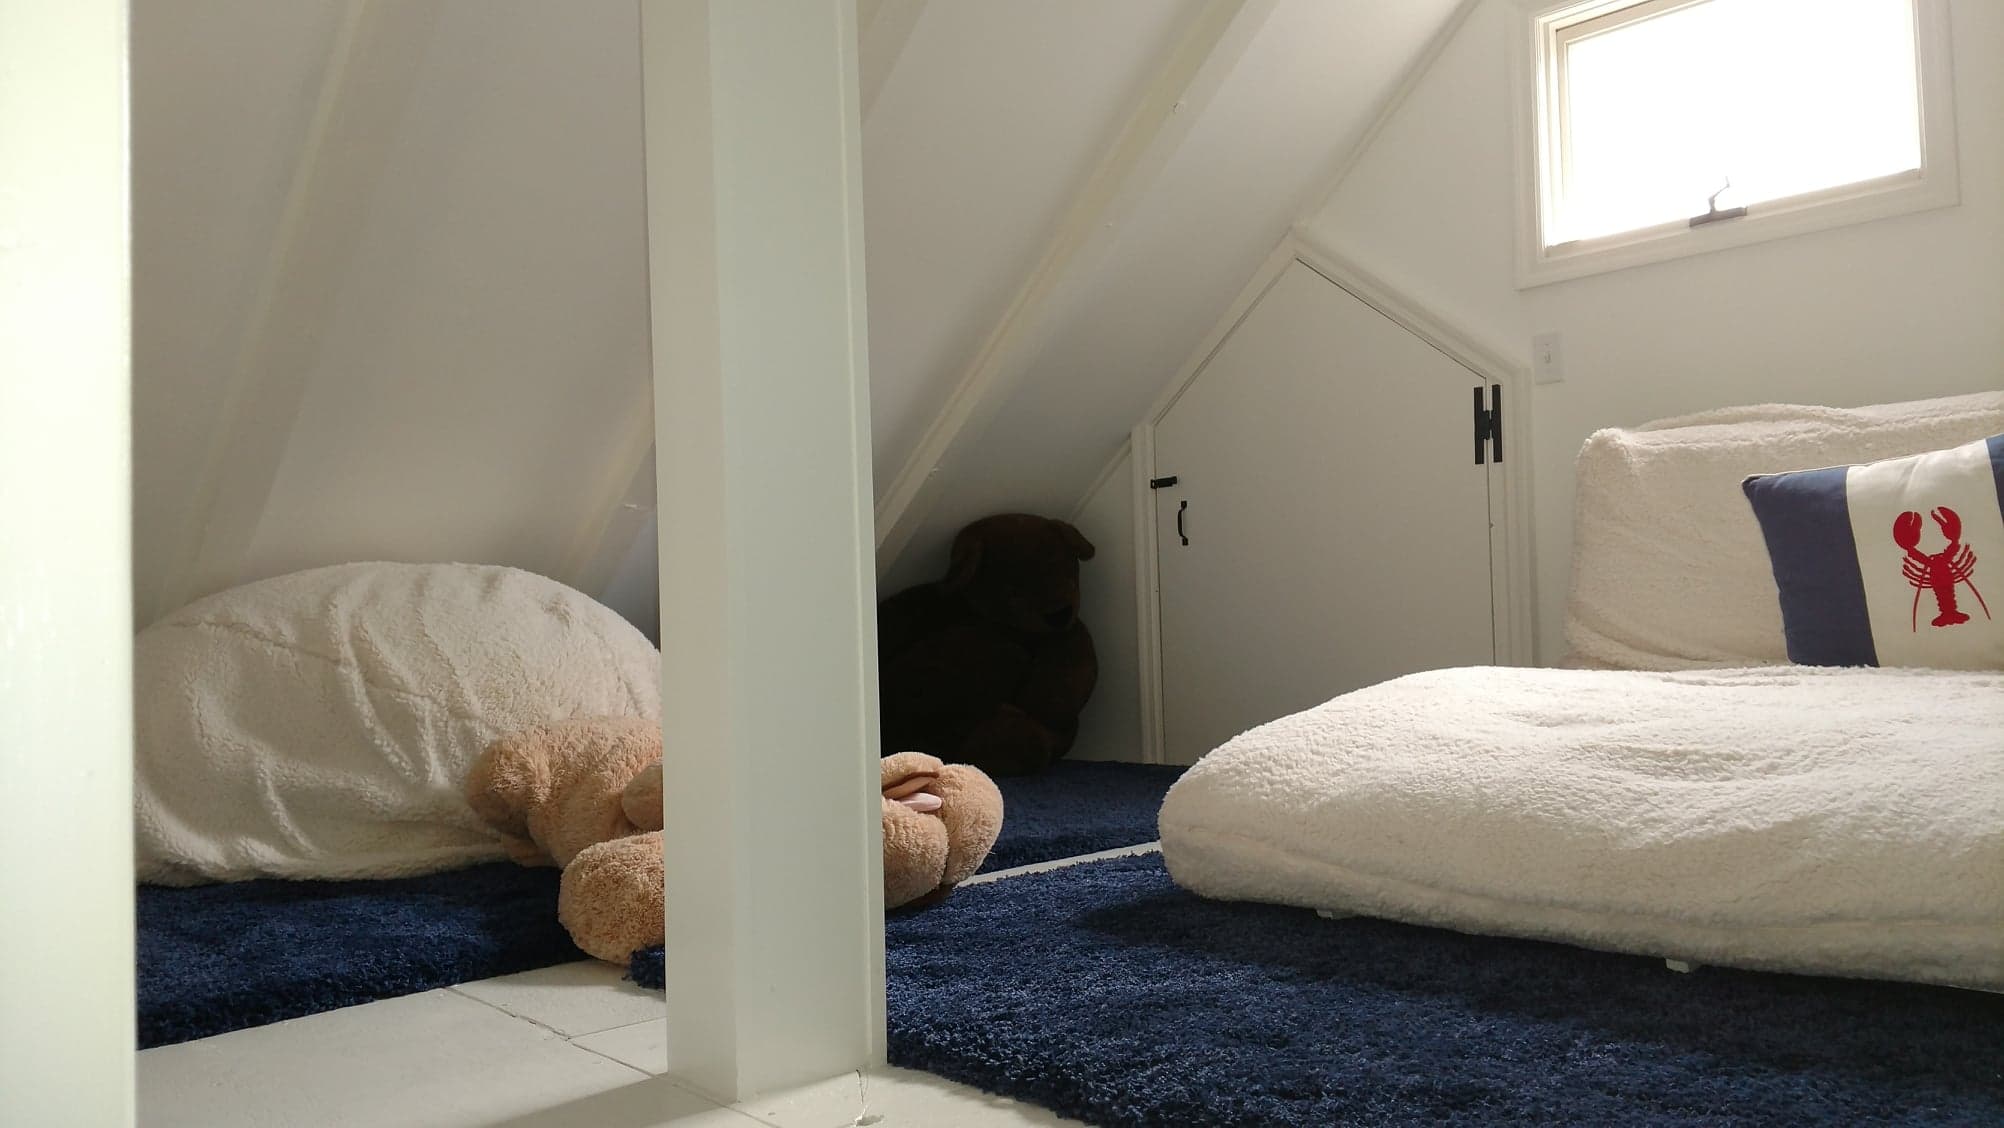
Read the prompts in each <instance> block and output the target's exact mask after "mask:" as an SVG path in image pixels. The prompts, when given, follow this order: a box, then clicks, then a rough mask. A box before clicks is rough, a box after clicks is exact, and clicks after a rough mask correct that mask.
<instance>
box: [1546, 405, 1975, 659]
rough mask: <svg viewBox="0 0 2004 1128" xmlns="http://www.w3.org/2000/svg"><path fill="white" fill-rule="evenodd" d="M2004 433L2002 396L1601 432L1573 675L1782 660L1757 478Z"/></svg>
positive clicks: (1587, 481) (1588, 468) (1581, 522)
mask: <svg viewBox="0 0 2004 1128" xmlns="http://www.w3.org/2000/svg"><path fill="white" fill-rule="evenodd" d="M2000 430H2004V392H1979V393H1977V394H1975V395H1967V396H1952V397H1948V398H1945V399H1933V400H1919V401H1915V402H1912V403H1897V404H1884V405H1880V406H1876V407H1861V408H1834V407H1799V406H1789V405H1776V404H1770V405H1766V406H1759V407H1738V408H1729V409H1726V410H1723V411H1712V412H1706V413H1704V414H1701V415H1687V416H1682V417H1680V418H1676V419H1664V420H1660V421H1658V422H1654V423H1647V424H1644V425H1643V426H1641V427H1638V428H1635V429H1633V430H1606V431H1597V432H1595V433H1594V434H1593V435H1592V436H1591V437H1589V438H1588V439H1587V441H1586V445H1585V447H1584V448H1582V449H1581V451H1580V456H1579V461H1578V496H1577V504H1576V510H1575V516H1574V525H1573V570H1572V593H1571V598H1570V599H1569V600H1568V601H1567V606H1566V642H1567V645H1568V646H1569V647H1570V648H1571V650H1572V655H1571V658H1570V664H1577V665H1582V666H1597V667H1604V668H1615V669H1629V670H1677V669H1694V668H1702V667H1728V666H1753V665H1761V664H1765V663H1780V662H1786V661H1787V660H1788V651H1787V645H1786V643H1785V641H1784V639H1783V636H1782V626H1781V608H1780V603H1779V598H1778V595H1777V593H1776V590H1775V584H1774V575H1773V572H1772V570H1771V569H1770V567H1769V564H1768V553H1767V545H1766V543H1765V542H1764V541H1763V540H1762V538H1761V530H1760V524H1759V522H1757V521H1755V520H1754V516H1753V512H1752V511H1751V510H1750V509H1749V508H1748V507H1747V503H1746V499H1745V497H1744V496H1743V495H1742V493H1741V491H1740V483H1741V482H1742V481H1743V480H1744V479H1745V478H1747V477H1748V476H1749V475H1754V474H1773V473H1779V472H1782V471H1789V470H1808V469H1813V468H1815V467H1821V466H1844V465H1848V464H1851V463H1855V462H1875V461H1878V460H1880V459H1886V458H1898V457H1901V456H1904V455H1910V454H1919V453H1921V452H1923V451H1930V450H1937V449H1941V448H1944V447H1952V446H1957V445H1959V444H1962V443H1967V442H1971V441H1973V440H1976V439H1980V438H1983V437H1984V436H1986V435H1994V434H1996V433H1997V432H1999V431H2000Z"/></svg>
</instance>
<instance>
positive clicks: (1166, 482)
mask: <svg viewBox="0 0 2004 1128" xmlns="http://www.w3.org/2000/svg"><path fill="white" fill-rule="evenodd" d="M1175 484H1176V475H1174V474H1171V475H1169V476H1168V477H1167V478H1150V479H1148V488H1149V489H1151V490H1161V489H1167V488H1169V487H1170V486H1173V485H1175Z"/></svg>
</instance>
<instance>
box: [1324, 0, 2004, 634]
mask: <svg viewBox="0 0 2004 1128" xmlns="http://www.w3.org/2000/svg"><path fill="white" fill-rule="evenodd" d="M1520 11H1521V8H1520V6H1519V5H1517V4H1515V3H1513V2H1512V0H1485V2H1484V3H1482V4H1481V5H1480V7H1479V8H1478V9H1477V10H1476V11H1475V13H1474V14H1473V16H1472V17H1471V18H1470V19H1469V21H1468V22H1467V23H1466V24H1465V25H1464V26H1463V27H1462V29H1461V30H1460V32H1459V33H1458V34H1457V35H1456V36H1455V38H1454V40H1453V41H1452V42H1451V43H1450V44H1449V46H1448V48H1447V50H1446V51H1445V52H1444V53H1443V54H1442V56H1441V57H1440V58H1439V60H1438V61H1437V63H1436V65H1435V66H1434V67H1433V68H1432V69H1431V71H1430V72H1429V73H1428V74H1427V76H1426V77H1425V79H1424V80H1423V81H1422V82H1421V83H1420V84H1419V85H1418V86H1417V87H1416V88H1415V90H1414V91H1413V93H1412V95H1411V97H1410V98H1409V99H1408V100H1407V101H1406V102H1405V104H1404V106H1403V107H1402V108H1401V109H1400V111H1399V112H1398V113H1397V115H1396V116H1395V117H1394V118H1393V120H1392V121H1391V122H1390V123H1389V124H1388V126H1387V128H1386V129H1385V130H1384V131H1383V132H1382V133H1381V134H1380V135H1379V136H1378V138H1377V139H1376V141H1375V142H1374V143H1373V145H1372V146H1371V148H1370V150H1369V151H1368V152H1367V153H1366V154H1365V156H1364V158H1363V160H1362V161H1361V163H1359V164H1358V165H1357V167H1356V168H1355V170H1354V171H1353V173H1352V174H1351V175H1350V176H1349V177H1348V178H1347V179H1346V180H1345V181H1344V182H1343V183H1342V185H1341V186H1340V187H1339V188H1338V189H1337V191H1336V192H1335V193H1334V194H1333V195H1332V196H1331V197H1330V199H1329V200H1328V201H1327V203H1326V205H1325V206H1324V207H1323V208H1322V210H1321V212H1320V213H1319V214H1318V215H1317V216H1316V218H1315V219H1314V221H1313V222H1312V224H1310V225H1309V230H1308V236H1309V237H1310V238H1311V239H1313V240H1315V241H1317V242H1319V243H1321V244H1323V245H1325V246H1327V247H1329V248H1330V249H1332V250H1334V251H1336V252H1338V253H1340V254H1342V255H1344V256H1346V257H1348V258H1350V259H1352V260H1353V261H1355V262H1357V263H1358V264H1360V265H1361V266H1363V267H1364V268H1365V269H1367V270H1370V271H1371V272H1373V273H1375V274H1377V275H1379V276H1381V277H1382V278H1384V279H1385V281H1386V282H1387V283H1389V284H1390V285H1392V286H1394V287H1395V288H1398V289H1400V290H1403V291H1404V292H1406V293H1408V294H1410V295H1412V296H1413V297H1414V298H1416V299H1418V300H1419V301H1420V302H1421V303H1422V304H1425V305H1427V306H1429V307H1430V308H1432V309H1433V311H1434V312H1435V313H1437V314H1438V315H1440V316H1441V317H1442V318H1444V319H1445V320H1447V321H1449V322H1450V323H1453V324H1455V325H1458V326H1460V327H1461V328H1463V329H1464V330H1465V331H1467V332H1469V333H1470V334H1471V335H1473V336H1475V337H1477V338H1478V339H1481V340H1483V341H1485V342H1486V343H1488V344H1489V345H1490V346H1491V347H1492V348H1494V349H1496V350H1498V351H1500V352H1502V353H1503V354H1504V355H1506V356H1512V357H1517V358H1520V359H1522V360H1524V361H1526V363H1528V357H1529V352H1530V338H1531V335H1532V334H1534V333H1541V332H1548V331H1556V332H1559V333H1561V334H1563V335H1564V361H1565V369H1566V380H1565V382H1564V383H1561V384H1552V385H1544V386H1540V387H1537V388H1536V389H1534V394H1533V397H1532V404H1531V407H1532V410H1533V412H1534V418H1533V420H1532V450H1531V457H1532V458H1533V460H1534V462H1535V465H1534V468H1533V469H1534V479H1533V481H1534V495H1535V502H1534V504H1535V512H1536V522H1537V538H1536V543H1537V549H1536V551H1537V577H1538V585H1537V586H1538V601H1539V630H1538V637H1539V655H1540V659H1541V660H1543V661H1548V662H1549V661H1553V660H1556V659H1557V658H1559V657H1560V656H1561V655H1562V653H1563V645H1564V644H1563V625H1564V613H1565V596H1566V586H1567V583H1568V568H1569V562H1570V554H1571V540H1572V503H1573V480H1572V460H1573V457H1574V455H1575V454H1576V453H1577V451H1578V449H1579V446H1580V443H1581V442H1582V441H1583V440H1584V439H1585V438H1586V436H1587V435H1588V434H1589V433H1591V432H1592V431H1593V430H1595V429H1597V428H1601V427H1609V426H1622V425H1631V424H1636V423H1641V422H1644V421H1646V420H1649V419H1652V418H1660V417H1663V416H1667V415H1675V414H1681V413H1684V412H1689V411H1695V410H1702V409H1705V408H1711V407H1720V406H1726V405H1730V404H1737V403H1752V402H1767V401H1792V402H1814V403H1829V404H1834V405H1839V406H1846V405H1856V404H1863V403H1872V402H1883V401H1890V400H1901V399H1912V398H1920V397H1925V396H1933V395H1947V394H1953V393H1958V392H1968V391H1976V390H1982V389H1986V388H1997V387H2004V316H2000V314H2004V4H1997V3H1994V2H1992V0H1954V2H1953V4H1952V16H1953V22H1954V46H1955V56H1956V58H1955V80H1956V99H1957V107H1956V108H1957V119H1958V122H1959V126H1960V153H1961V159H1962V180H1963V182H1962V200H1963V202H1962V204H1961V205H1960V206H1958V207H1954V208H1949V209H1944V210H1938V211H1932V212H1926V213H1922V214H1917V215H1910V216H1904V217H1900V218H1895V219H1887V220H1880V221H1876V222H1872V223H1867V224H1862V225H1859V226H1854V227H1847V228H1842V229H1838V230H1833V231H1824V232H1817V233H1812V234H1807V235H1801V236H1797V237H1794V238H1790V239H1783V240H1779V241H1776V242H1771V243H1764V244H1760V245H1758V246H1752V247H1744V248H1737V249H1733V250H1727V251H1721V252H1718V253H1715V254H1711V255H1703V256H1698V257H1694V258H1687V259H1680V260H1677V261H1674V262H1668V263H1663V264H1659V265H1653V266H1645V267H1638V268H1634V269H1630V270H1623V271H1617V272H1614V273H1609V274H1602V275H1596V276H1593V277H1590V278H1584V279H1579V280H1576V281H1572V282H1564V283H1558V284H1554V285H1550V286H1545V287H1540V288H1537V289H1532V290H1527V291H1522V292H1519V291H1518V290H1516V289H1515V288H1514V280H1513V274H1512V269H1513V267H1512V258H1511V255H1512V245H1513V244H1512V240H1513V238H1514V231H1515V229H1514V227H1513V224H1514V223H1515V210H1514V208H1515V204H1514V198H1513V194H1512V193H1513V175H1514V174H1513V165H1512V152H1513V150H1512V146H1513V143H1514V142H1513V135H1512V123H1511V105H1512V101H1513V100H1514V99H1516V98H1517V97H1518V96H1519V92H1518V91H1517V90H1516V89H1515V88H1514V86H1513V83H1512V79H1511V73H1512V72H1511V51H1510V48H1511V46H1512V44H1511V42H1510V36H1511V35H1512V34H1513V33H1514V30H1515V27H1516V21H1517V20H1519V19H1521V18H1522V17H1521V15H1519V13H1520Z"/></svg>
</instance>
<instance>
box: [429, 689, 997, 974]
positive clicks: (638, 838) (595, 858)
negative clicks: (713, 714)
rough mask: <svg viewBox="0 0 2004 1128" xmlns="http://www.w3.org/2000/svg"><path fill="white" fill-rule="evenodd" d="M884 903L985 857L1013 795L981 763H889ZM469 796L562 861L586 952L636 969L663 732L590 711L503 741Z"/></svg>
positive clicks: (914, 759)
mask: <svg viewBox="0 0 2004 1128" xmlns="http://www.w3.org/2000/svg"><path fill="white" fill-rule="evenodd" d="M880 775H881V781H882V804H883V810H882V817H883V829H884V905H885V907H886V908H896V907H898V906H901V905H906V904H930V903H932V902H934V901H937V900H939V899H940V898H943V897H945V896H946V894H947V893H948V892H950V891H951V890H952V888H953V887H954V886H955V885H957V884H959V883H960V882H961V881H963V880H965V879H966V878H967V877H968V876H969V875H971V874H972V873H974V871H975V870H977V869H979V868H980V867H981V863H982V861H983V860H985V859H986V858H987V857H988V851H989V849H990V848H991V847H993V846H994V844H995V838H996V836H997V835H998V834H999V833H1001V829H1002V793H1001V792H1000V791H999V790H997V789H996V787H995V784H994V782H993V781H992V780H990V779H989V778H988V777H987V776H986V775H983V774H982V773H981V771H980V770H979V769H976V768H971V767H967V766H965V765H959V764H956V765H946V764H942V763H940V761H938V760H937V759H934V758H933V757H931V756H927V755H925V754H923V753H919V752H902V753H899V754H898V755H896V756H890V757H887V758H885V759H884V760H883V762H882V767H881V770H880ZM466 797H467V800H468V802H470V803H471V804H472V806H473V809H474V811H475V812H476V813H478V814H479V815H480V817H481V818H482V819H483V820H485V821H486V822H487V823H488V824H489V825H490V826H492V827H494V828H495V829H496V830H498V831H499V832H500V833H501V837H502V842H503V844H504V845H505V846H506V848H507V850H508V856H509V857H511V858H513V859H514V860H515V861H517V862H519V863H521V864H522V865H525V866H549V865H554V866H561V867H562V868H563V871H564V875H563V881H562V884H561V887H560V890H559V892H558V894H557V918H558V919H559V920H560V921H562V922H563V925H564V927H565V928H566V929H568V930H569V931H570V934H571V939H572V940H573V941H575V942H576V944H577V946H578V947H579V948H582V949H584V951H586V952H587V953H589V954H591V955H593V956H595V957H597V958H599V959H602V960H608V961H611V962H613V963H617V964H625V963H626V962H627V961H628V960H629V959H630V958H631V957H632V955H633V953H634V952H635V951H637V950H638V949H641V948H649V947H654V946H656V945H658V944H660V943H661V941H662V932H663V927H662V919H663V918H662V868H663V867H662V861H661V729H660V726H659V725H657V724H655V723H654V722H652V721H646V720H640V719H637V718H625V717H604V718H588V719H583V720H573V721H565V722H560V723H557V724H550V725H542V726H538V727H536V728H532V729H526V730H524V731H522V732H518V733H514V734H511V735H509V736H506V737H503V738H501V739H500V740H497V741H495V742H494V743H493V744H491V745H489V746H488V747H487V750H486V751H485V752H484V753H482V755H481V756H480V758H479V760H478V761H477V762H475V764H474V766H473V771H472V773H471V774H470V775H469V776H468V777H467V782H466Z"/></svg>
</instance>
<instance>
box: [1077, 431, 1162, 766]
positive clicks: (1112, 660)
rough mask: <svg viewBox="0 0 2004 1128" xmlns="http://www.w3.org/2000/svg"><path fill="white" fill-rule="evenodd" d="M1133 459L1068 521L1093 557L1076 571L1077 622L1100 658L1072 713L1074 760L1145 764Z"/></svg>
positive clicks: (1126, 460) (1115, 471) (1127, 459)
mask: <svg viewBox="0 0 2004 1128" xmlns="http://www.w3.org/2000/svg"><path fill="white" fill-rule="evenodd" d="M1133 474H1134V460H1133V456H1132V455H1122V456H1121V458H1120V461H1119V462H1118V463H1116V464H1115V465H1114V467H1113V469H1112V471H1111V472H1109V473H1108V474H1107V475H1106V477H1105V478H1104V479H1102V480H1101V482H1100V484H1099V487H1098V488H1097V489H1095V490H1093V492H1092V494H1091V496H1089V497H1087V498H1086V501H1085V504H1084V505H1082V506H1081V507H1080V508H1079V511H1078V514H1077V515H1076V517H1075V518H1074V519H1073V522H1072V523H1073V524H1075V525H1077V526H1078V529H1079V532H1081V533H1084V534H1085V538H1086V539H1087V540H1089V541H1091V542H1092V545H1093V547H1094V548H1095V549H1097V550H1098V552H1097V553H1096V554H1095V555H1094V556H1093V558H1092V559H1091V560H1088V561H1086V562H1085V563H1084V564H1081V565H1079V621H1080V622H1083V623H1084V624H1085V625H1086V629H1088V630H1090V631H1091V632H1092V645H1093V649H1094V650H1095V651H1097V652H1098V654H1099V684H1098V685H1097V686H1095V687H1094V688H1093V692H1092V697H1091V698H1089V699H1088V700H1087V701H1086V706H1085V711H1084V712H1082V713H1080V714H1079V735H1078V741H1077V743H1075V744H1074V745H1073V746H1072V753H1071V754H1072V756H1073V757H1074V758H1076V759H1080V760H1125V761H1128V762H1138V761H1140V760H1142V759H1143V758H1144V755H1145V753H1144V751H1143V749H1142V741H1141V705H1140V701H1141V659H1140V654H1139V651H1138V648H1137V646H1136V636H1135V631H1134V626H1135V623H1134V619H1135V615H1136V609H1135V605H1134V575H1135V563H1134V481H1133Z"/></svg>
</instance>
